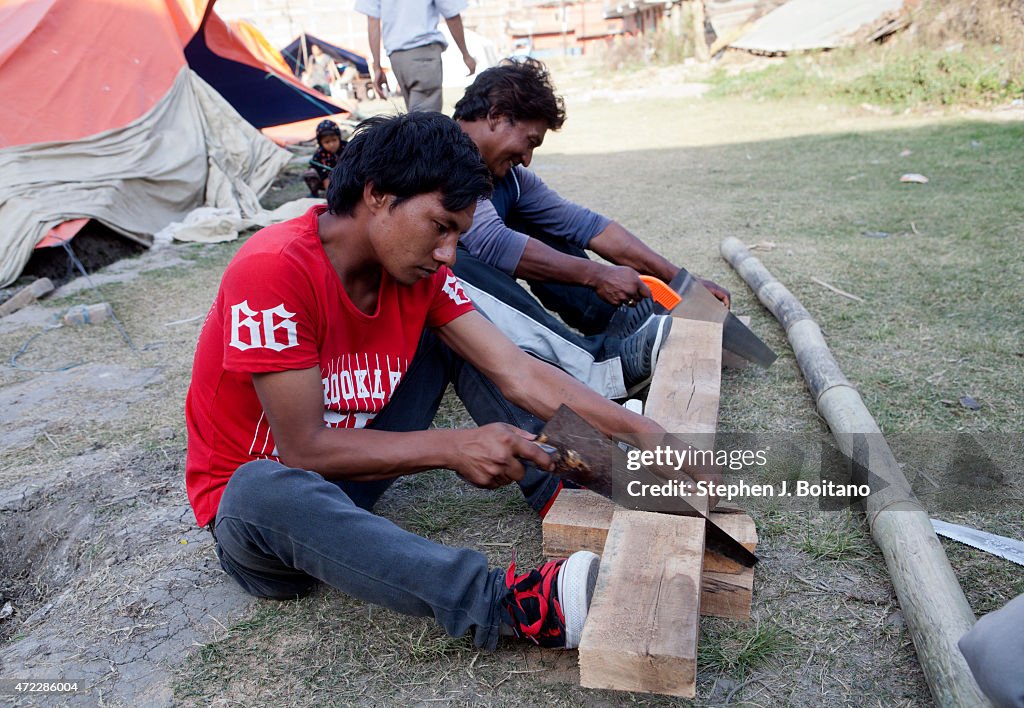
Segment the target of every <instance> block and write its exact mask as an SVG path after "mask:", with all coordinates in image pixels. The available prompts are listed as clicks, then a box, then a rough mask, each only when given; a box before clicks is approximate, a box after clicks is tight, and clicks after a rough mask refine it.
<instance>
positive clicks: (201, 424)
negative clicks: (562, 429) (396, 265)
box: [185, 205, 473, 526]
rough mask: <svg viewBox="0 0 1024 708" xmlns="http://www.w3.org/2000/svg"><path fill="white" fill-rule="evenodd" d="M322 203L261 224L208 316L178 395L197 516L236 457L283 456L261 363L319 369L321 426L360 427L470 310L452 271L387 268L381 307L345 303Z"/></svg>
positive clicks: (212, 507)
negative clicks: (428, 332)
mask: <svg viewBox="0 0 1024 708" xmlns="http://www.w3.org/2000/svg"><path fill="white" fill-rule="evenodd" d="M325 209H326V207H325V206H323V205H320V206H315V207H313V208H312V209H310V210H309V211H308V212H306V214H304V215H303V216H301V217H299V218H297V219H292V220H290V221H286V222H283V223H281V224H276V225H274V226H270V227H267V228H265V229H263V230H262V231H260V232H258V233H257V234H255V235H253V236H252V237H251V238H250V239H249V240H248V242H246V244H245V245H244V246H242V248H241V249H240V250H239V251H238V253H237V254H236V255H235V257H234V258H233V259H232V261H231V263H230V264H229V265H228V267H227V270H225V272H224V277H223V278H222V279H221V284H220V289H219V291H218V292H217V298H216V300H214V303H213V306H212V307H211V308H210V312H209V314H208V315H207V317H206V322H205V324H204V325H203V329H202V332H200V334H199V344H198V346H197V347H196V355H195V360H194V362H193V368H192V384H191V386H190V387H189V390H188V397H187V399H186V401H185V419H186V422H187V424H188V458H187V460H186V463H185V484H186V487H187V488H188V497H189V501H190V502H191V503H192V509H193V510H194V511H195V515H196V520H197V521H198V522H199V524H200V525H201V526H205V525H206V524H208V523H209V522H210V521H212V520H213V518H214V516H215V515H216V513H217V506H218V505H219V504H220V497H221V494H222V493H223V491H224V485H226V484H227V482H228V479H229V478H230V477H231V475H232V474H233V473H234V471H235V470H236V469H237V468H238V467H239V466H240V465H242V464H244V463H246V462H249V461H251V460H257V459H271V460H276V459H278V458H277V457H276V456H275V453H276V449H275V445H274V436H273V434H272V433H271V430H270V425H269V424H268V423H267V420H266V417H265V416H264V414H263V407H262V406H261V405H260V401H259V397H258V396H257V395H256V390H255V388H254V387H253V383H252V376H251V375H252V374H253V373H260V372H272V371H287V370H291V369H308V368H309V367H311V366H319V367H320V372H321V375H322V377H323V394H324V424H325V425H329V426H332V427H336V428H361V427H363V426H366V425H367V424H369V423H370V421H372V420H373V417H374V416H375V415H376V414H377V412H378V411H380V409H381V408H383V407H384V406H385V405H386V404H387V402H388V400H390V398H391V394H392V392H393V391H394V390H395V387H396V386H397V385H398V382H399V381H401V379H402V376H403V375H404V374H405V372H406V370H407V369H408V368H409V362H410V361H411V360H412V358H413V355H414V354H415V353H416V348H417V346H418V344H419V341H420V336H421V335H422V333H423V328H424V327H441V326H443V325H445V324H447V323H449V322H451V321H452V320H453V319H455V318H456V317H458V316H459V315H462V314H464V313H466V312H468V311H470V310H472V309H473V305H472V304H471V303H470V300H469V298H468V297H466V295H465V293H464V292H463V291H462V288H461V287H460V285H459V282H458V280H457V279H456V278H455V276H454V275H453V274H452V272H451V271H450V270H449V269H448V268H443V267H442V268H440V269H439V270H438V271H437V273H435V274H434V275H433V276H432V277H430V278H424V279H423V280H420V281H419V282H417V283H416V284H415V285H411V286H402V285H399V284H398V283H397V282H396V281H395V280H394V279H393V278H392V277H391V276H390V275H388V273H387V272H386V271H385V272H384V273H383V277H382V279H381V285H380V295H379V297H378V301H377V311H376V312H375V313H374V314H373V315H367V314H365V313H363V312H361V311H360V310H359V309H358V308H356V306H355V305H353V304H352V302H351V301H350V300H349V298H348V295H347V294H346V293H345V289H344V288H343V287H342V284H341V280H340V279H339V278H338V274H337V272H336V271H335V270H334V267H333V266H332V265H331V263H330V261H329V260H328V258H327V253H326V252H325V251H324V248H323V245H322V244H321V243H320V237H319V235H318V233H317V217H319V215H320V214H322V213H323V212H324V210H325Z"/></svg>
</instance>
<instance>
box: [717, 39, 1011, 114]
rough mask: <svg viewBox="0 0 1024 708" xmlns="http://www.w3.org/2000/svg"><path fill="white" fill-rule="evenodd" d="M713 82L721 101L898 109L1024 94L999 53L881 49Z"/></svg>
mask: <svg viewBox="0 0 1024 708" xmlns="http://www.w3.org/2000/svg"><path fill="white" fill-rule="evenodd" d="M712 81H713V82H714V84H715V90H714V92H715V93H716V94H718V95H744V96H750V97H752V98H769V99H774V98H792V97H809V98H818V99H837V100H840V101H847V102H850V103H855V104H856V103H872V104H876V105H880V106H889V107H893V108H898V109H903V108H914V107H920V106H939V105H942V106H949V105H987V104H993V103H1000V102H1004V101H1007V100H1010V99H1012V98H1014V97H1017V96H1020V95H1021V94H1022V93H1024V75H1021V74H1020V73H1019V72H1017V71H1016V70H1015V69H1014V66H1013V62H1012V61H1010V60H1009V59H1008V58H1007V57H1005V56H1003V52H1002V51H1001V50H1000V49H999V48H998V47H991V48H988V49H984V48H973V49H964V50H961V51H942V50H928V49H914V50H900V49H894V50H887V49H885V48H875V49H869V50H861V51H840V52H834V53H830V54H819V55H814V56H795V57H790V58H788V59H786V60H785V61H783V62H781V63H779V64H776V65H774V66H770V67H768V68H765V69H762V70H759V71H753V72H745V73H742V74H739V75H737V76H726V75H725V73H724V72H718V73H717V74H716V75H715V76H714V78H713V79H712Z"/></svg>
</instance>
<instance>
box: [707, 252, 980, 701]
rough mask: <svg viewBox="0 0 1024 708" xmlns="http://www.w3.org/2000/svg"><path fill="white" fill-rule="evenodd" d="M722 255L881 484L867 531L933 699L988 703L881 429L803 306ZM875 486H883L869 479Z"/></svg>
mask: <svg viewBox="0 0 1024 708" xmlns="http://www.w3.org/2000/svg"><path fill="white" fill-rule="evenodd" d="M720 250H721V253H722V257H723V258H725V260H727V261H728V262H729V264H730V265H731V266H732V267H733V268H734V269H735V270H736V272H737V273H739V275H740V277H742V278H743V280H744V281H745V282H746V283H747V285H749V286H750V288H751V290H753V291H754V293H755V294H756V295H757V297H758V299H759V300H760V301H761V302H762V303H763V304H764V306H765V307H767V308H768V309H769V310H770V311H771V313H772V314H773V315H775V317H776V319H778V320H779V322H780V323H781V324H782V326H783V327H784V328H785V330H786V335H787V337H788V338H789V342H790V344H791V345H792V347H793V352H794V353H795V354H796V358H797V363H798V364H799V365H800V370H801V371H802V372H803V375H804V378H805V379H806V380H807V385H808V387H809V388H810V390H811V395H812V396H813V397H814V400H815V403H816V404H817V407H818V411H819V412H820V413H821V415H822V416H823V417H824V418H825V421H826V422H827V423H828V426H829V428H830V429H831V430H832V435H833V436H834V437H835V439H836V443H837V444H838V446H839V448H840V449H841V450H842V452H843V453H844V454H845V455H846V456H847V457H849V458H850V459H853V460H854V461H855V462H856V463H857V464H859V465H861V466H863V467H864V468H865V469H867V470H869V471H870V474H871V476H872V477H873V478H878V479H881V480H882V481H883V482H884V483H885V484H887V485H888V486H886V487H884V488H883V489H882V490H881V491H877V492H873V493H872V494H871V495H870V496H868V498H867V500H866V503H865V508H866V512H867V519H868V525H869V527H870V529H871V536H872V537H873V538H874V540H875V543H876V544H877V545H878V547H879V548H880V549H881V551H882V555H883V556H884V557H885V563H886V566H887V567H888V569H889V576H890V578H892V584H893V586H894V587H895V589H896V596H897V597H898V598H899V602H900V607H901V609H902V610H903V616H904V617H905V618H906V620H907V626H908V628H909V629H910V635H911V637H912V638H913V640H914V647H915V648H916V650H917V656H918V660H919V661H920V663H921V668H922V669H923V670H924V675H925V679H926V680H927V681H928V687H929V688H930V689H931V692H932V697H933V698H934V700H935V703H936V704H937V705H939V706H988V705H991V703H990V702H989V700H988V699H987V698H985V696H984V694H982V693H981V690H980V689H979V688H978V684H977V683H976V682H975V680H974V677H973V676H972V675H971V671H970V669H969V668H968V666H967V662H966V661H965V659H964V657H963V655H962V654H961V653H960V650H959V649H958V648H957V640H959V639H960V637H961V636H963V634H964V633H965V632H966V631H967V630H968V629H970V628H971V626H973V625H974V622H975V618H974V613H973V612H972V611H971V608H970V606H969V605H968V604H967V598H966V597H964V593H963V590H962V589H961V588H960V584H959V583H958V582H957V579H956V576H955V575H954V574H953V569H952V568H951V567H950V565H949V560H948V559H947V558H946V554H945V552H944V551H943V550H942V545H941V544H940V543H939V540H938V538H937V537H936V536H935V532H934V531H933V530H932V525H931V522H930V521H929V519H928V514H927V512H926V511H925V509H924V508H923V507H922V506H921V504H920V503H919V502H918V501H917V498H916V497H915V496H914V492H913V491H912V490H911V488H910V484H909V483H908V482H907V479H906V477H905V476H904V475H903V472H902V470H900V467H899V465H898V463H897V462H896V458H895V456H894V455H893V453H892V450H891V449H890V448H889V446H888V444H887V443H886V442H885V438H884V437H883V435H882V432H881V430H880V429H879V428H878V425H877V424H876V423H875V420H874V418H873V417H872V416H871V413H870V412H869V411H868V409H867V407H866V406H865V405H864V402H863V400H861V397H860V394H858V393H857V390H856V389H855V388H854V387H853V385H852V384H851V383H850V382H849V381H848V380H847V379H846V377H845V376H843V372H842V371H841V370H840V369H839V365H838V364H837V363H836V361H835V359H834V358H832V353H831V352H830V351H829V349H828V345H827V344H826V343H825V338H824V337H823V336H822V334H821V330H820V329H819V328H818V325H817V324H815V322H814V320H813V319H812V318H811V316H810V314H809V313H808V312H807V310H805V309H804V306H803V305H801V304H800V301H799V300H797V299H796V297H794V296H793V294H792V293H791V292H790V291H789V290H788V289H786V287H785V286H784V285H782V283H780V282H779V281H778V280H777V279H776V278H775V277H774V276H773V275H772V274H771V273H770V272H768V269H767V268H765V267H764V265H763V264H762V263H761V261H759V260H758V259H757V258H755V257H754V256H752V255H751V254H750V251H748V250H747V249H746V247H745V246H744V245H743V243H742V242H741V241H739V239H736V238H727V239H725V240H723V241H722V243H721V247H720ZM875 486H877V487H883V485H881V484H876V485H875Z"/></svg>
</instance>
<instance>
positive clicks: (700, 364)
mask: <svg viewBox="0 0 1024 708" xmlns="http://www.w3.org/2000/svg"><path fill="white" fill-rule="evenodd" d="M721 386H722V325H721V323H719V322H702V321H700V320H689V319H685V318H682V317H677V318H675V319H674V320H673V321H672V331H671V332H669V336H668V340H667V341H666V342H665V345H664V346H663V347H662V348H661V353H660V354H659V355H658V368H657V369H656V370H655V372H654V379H653V380H652V381H651V391H650V393H648V394H647V405H646V406H645V407H644V415H646V416H647V417H648V418H652V419H654V420H656V421H658V422H659V423H661V425H662V426H663V427H664V428H665V430H667V431H668V432H670V433H683V434H685V433H708V434H714V432H715V430H717V428H718V397H719V394H720V392H721Z"/></svg>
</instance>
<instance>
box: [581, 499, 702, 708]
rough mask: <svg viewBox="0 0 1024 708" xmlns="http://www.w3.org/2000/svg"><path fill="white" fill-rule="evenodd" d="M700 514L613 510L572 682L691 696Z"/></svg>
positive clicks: (694, 671)
mask: <svg viewBox="0 0 1024 708" xmlns="http://www.w3.org/2000/svg"><path fill="white" fill-rule="evenodd" d="M703 556H704V520H703V519H701V518H699V517H690V516H670V515H668V514H652V513H650V512H645V511H632V510H629V509H616V510H615V512H614V515H613V516H612V522H611V525H610V527H609V529H608V539H607V542H606V543H605V547H604V555H603V556H602V558H601V570H600V573H599V574H598V577H597V588H596V589H595V591H594V599H593V602H592V603H591V606H590V614H589V615H588V617H587V624H586V626H585V627H584V628H583V637H582V639H581V641H580V647H579V657H580V684H581V685H583V686H586V687H588V688H611V689H617V690H620V691H645V692H648V693H662V694H666V695H670V696H683V697H686V698H692V697H693V696H694V695H695V693H696V682H697V621H698V616H699V613H700V592H699V586H700V576H701V567H702V562H703Z"/></svg>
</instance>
